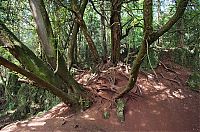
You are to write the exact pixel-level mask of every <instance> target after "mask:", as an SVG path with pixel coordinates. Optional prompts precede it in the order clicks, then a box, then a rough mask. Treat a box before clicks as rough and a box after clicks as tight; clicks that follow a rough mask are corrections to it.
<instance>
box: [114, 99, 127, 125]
mask: <svg viewBox="0 0 200 132" xmlns="http://www.w3.org/2000/svg"><path fill="white" fill-rule="evenodd" d="M116 103H117V104H116V105H117V117H118V119H119V121H120V122H124V121H125V116H124V109H125V102H124V100H122V99H117V102H116Z"/></svg>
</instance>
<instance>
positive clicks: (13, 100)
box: [0, 72, 60, 120]
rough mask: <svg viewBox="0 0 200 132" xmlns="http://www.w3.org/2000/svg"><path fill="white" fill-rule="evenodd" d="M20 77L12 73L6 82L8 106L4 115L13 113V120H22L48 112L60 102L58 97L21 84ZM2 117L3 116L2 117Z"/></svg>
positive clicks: (3, 110)
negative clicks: (41, 112)
mask: <svg viewBox="0 0 200 132" xmlns="http://www.w3.org/2000/svg"><path fill="white" fill-rule="evenodd" d="M18 78H19V77H18V76H17V75H16V74H15V73H12V72H10V73H9V77H8V80H6V82H7V83H6V84H7V85H6V86H4V87H5V93H4V94H3V96H4V97H5V98H6V104H5V106H4V109H2V110H1V112H2V113H7V112H8V113H11V114H12V115H11V117H12V120H21V119H24V118H27V117H30V116H32V115H35V114H37V113H38V112H40V111H47V110H49V109H50V108H52V107H53V106H55V105H56V104H58V103H59V102H60V100H59V99H58V97H56V96H55V95H52V94H51V93H50V92H48V91H46V90H44V89H41V88H37V87H35V86H31V85H29V84H26V83H20V82H19V81H18ZM0 116H1V115H0Z"/></svg>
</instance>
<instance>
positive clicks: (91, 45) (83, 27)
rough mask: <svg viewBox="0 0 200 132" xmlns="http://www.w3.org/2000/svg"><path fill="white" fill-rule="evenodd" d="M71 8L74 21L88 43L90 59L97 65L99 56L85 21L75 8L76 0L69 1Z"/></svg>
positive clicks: (76, 7)
mask: <svg viewBox="0 0 200 132" xmlns="http://www.w3.org/2000/svg"><path fill="white" fill-rule="evenodd" d="M71 6H72V10H73V12H74V13H75V16H76V19H77V23H78V24H79V25H80V27H81V30H82V32H83V35H84V37H85V39H86V41H87V43H88V46H89V49H90V51H91V53H92V57H93V60H94V63H96V64H97V63H98V62H99V59H100V58H99V54H98V52H97V49H96V46H95V44H94V41H93V40H92V37H91V35H90V33H89V31H88V29H87V26H86V24H85V21H84V20H83V15H82V14H81V13H80V11H79V8H78V6H77V0H72V1H71Z"/></svg>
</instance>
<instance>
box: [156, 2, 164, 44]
mask: <svg viewBox="0 0 200 132" xmlns="http://www.w3.org/2000/svg"><path fill="white" fill-rule="evenodd" d="M157 13H158V14H157V18H158V26H160V21H161V1H160V0H157ZM157 43H158V46H162V43H163V37H162V36H160V37H159V38H158V41H157Z"/></svg>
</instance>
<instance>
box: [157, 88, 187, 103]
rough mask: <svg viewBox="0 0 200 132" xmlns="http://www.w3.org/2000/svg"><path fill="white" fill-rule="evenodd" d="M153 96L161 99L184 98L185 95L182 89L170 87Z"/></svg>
mask: <svg viewBox="0 0 200 132" xmlns="http://www.w3.org/2000/svg"><path fill="white" fill-rule="evenodd" d="M153 98H155V99H156V100H157V101H161V100H166V99H168V98H171V99H175V98H177V99H184V98H185V96H184V95H183V92H182V90H181V89H178V90H176V91H171V90H170V89H166V90H164V91H163V92H162V93H161V94H158V95H155V96H154V97H153Z"/></svg>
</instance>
